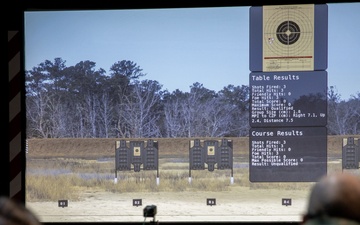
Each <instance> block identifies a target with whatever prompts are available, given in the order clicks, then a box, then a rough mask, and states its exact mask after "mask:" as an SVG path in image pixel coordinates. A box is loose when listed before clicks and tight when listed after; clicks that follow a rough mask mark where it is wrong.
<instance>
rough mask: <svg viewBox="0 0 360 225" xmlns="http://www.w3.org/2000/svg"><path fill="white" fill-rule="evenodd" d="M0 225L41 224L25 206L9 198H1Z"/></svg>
mask: <svg viewBox="0 0 360 225" xmlns="http://www.w3.org/2000/svg"><path fill="white" fill-rule="evenodd" d="M0 225H41V223H40V222H39V220H38V219H37V218H36V216H35V215H34V214H33V213H32V212H31V211H30V210H29V209H27V208H26V207H25V206H24V205H23V204H21V203H18V202H15V201H14V200H11V199H10V198H7V197H0Z"/></svg>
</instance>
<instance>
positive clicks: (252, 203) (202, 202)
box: [27, 187, 308, 222]
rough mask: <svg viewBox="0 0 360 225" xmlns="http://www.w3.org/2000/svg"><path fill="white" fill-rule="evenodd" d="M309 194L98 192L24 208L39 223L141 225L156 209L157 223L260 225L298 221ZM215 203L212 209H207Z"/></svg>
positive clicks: (266, 191)
mask: <svg viewBox="0 0 360 225" xmlns="http://www.w3.org/2000/svg"><path fill="white" fill-rule="evenodd" d="M307 195H308V192H307V191H299V190H274V189H262V190H250V189H249V188H246V187H235V190H234V189H233V190H232V191H229V192H181V193H173V192H156V193H121V194H118V193H117V194H114V193H109V192H101V191H90V190H89V191H87V192H85V193H83V200H82V201H77V202H69V204H68V207H59V206H58V202H29V203H27V207H28V208H29V209H30V210H32V211H33V212H34V213H35V214H36V215H37V216H38V217H39V219H40V220H41V221H42V222H143V221H153V218H144V217H143V209H144V207H145V206H147V205H156V206H157V214H156V217H155V221H158V222H189V221H195V222H204V221H212V222H216V221H219V222H222V221H234V222H243V221H245V222H247V221H252V222H257V221H259V222H261V221H283V222H298V221H301V215H302V214H303V212H304V210H305V207H306V199H307ZM208 198H215V199H216V205H213V206H210V205H207V204H206V203H207V199H208ZM283 198H291V201H292V204H291V205H288V206H286V205H283V204H282V199H283ZM133 199H142V205H141V206H133Z"/></svg>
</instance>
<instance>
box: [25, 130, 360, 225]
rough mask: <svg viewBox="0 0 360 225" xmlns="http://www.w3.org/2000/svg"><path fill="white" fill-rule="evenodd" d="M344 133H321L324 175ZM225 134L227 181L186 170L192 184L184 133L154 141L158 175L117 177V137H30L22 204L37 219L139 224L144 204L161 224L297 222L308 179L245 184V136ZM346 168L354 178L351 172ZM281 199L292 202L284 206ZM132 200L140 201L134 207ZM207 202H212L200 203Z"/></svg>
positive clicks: (337, 159)
mask: <svg viewBox="0 0 360 225" xmlns="http://www.w3.org/2000/svg"><path fill="white" fill-rule="evenodd" d="M358 137H359V136H358ZM343 138H344V137H343V136H329V137H328V144H327V145H328V159H329V160H328V170H327V171H328V173H333V172H341V171H342V164H341V155H342V140H343ZM201 139H203V138H201ZM229 139H231V140H232V142H233V154H234V158H233V160H234V171H233V174H234V176H233V180H234V182H231V179H230V178H231V175H230V171H229V170H215V171H213V172H209V171H207V170H205V171H192V175H191V178H192V179H191V183H190V182H189V164H188V161H189V160H188V157H189V139H186V138H183V139H154V140H155V141H158V148H159V176H158V177H157V173H156V171H140V172H136V173H135V172H134V171H125V172H124V171H120V172H119V171H118V177H117V178H118V181H117V182H115V142H116V141H118V140H119V139H112V138H109V139H96V138H94V139H30V140H28V153H27V162H26V201H27V202H26V204H27V207H29V208H30V209H31V210H33V211H34V212H35V213H36V214H37V215H38V216H39V218H40V219H41V221H43V222H98V221H104V222H134V221H135V222H142V221H144V220H145V218H144V217H143V208H144V207H145V206H146V205H152V204H154V205H156V206H157V211H158V212H157V216H156V220H158V221H160V222H161V221H170V222H172V221H300V220H301V215H302V213H303V212H304V209H305V206H306V199H307V196H308V193H309V189H310V188H311V186H312V185H313V183H311V182H276V183H251V182H249V178H248V177H249V168H248V159H249V155H248V153H249V140H248V138H229ZM129 140H130V139H129ZM131 140H137V139H131ZM141 140H146V139H141ZM347 172H351V173H356V174H359V175H360V173H359V172H358V170H353V171H347ZM157 179H158V180H157ZM283 198H290V199H291V200H292V204H291V205H288V206H286V205H283V204H282V199H283ZM62 199H65V200H68V201H69V204H68V206H67V207H59V205H58V200H62ZM136 199H141V201H142V202H141V203H142V204H141V205H139V206H134V205H133V201H134V200H136ZM208 199H215V200H216V204H215V205H212V206H211V205H207V204H206V203H207V200H208ZM150 219H151V218H146V220H150Z"/></svg>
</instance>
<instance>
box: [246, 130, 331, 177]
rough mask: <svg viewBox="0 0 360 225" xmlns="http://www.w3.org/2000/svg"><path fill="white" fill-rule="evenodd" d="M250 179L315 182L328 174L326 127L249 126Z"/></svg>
mask: <svg viewBox="0 0 360 225" xmlns="http://www.w3.org/2000/svg"><path fill="white" fill-rule="evenodd" d="M249 141H250V143H249V146H250V154H249V167H250V178H249V179H250V181H251V182H316V181H318V179H319V178H320V177H321V176H324V175H326V173H327V129H326V127H291V128H290V127H289V128H284V127H281V128H252V129H250V138H249Z"/></svg>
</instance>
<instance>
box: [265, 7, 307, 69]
mask: <svg viewBox="0 0 360 225" xmlns="http://www.w3.org/2000/svg"><path fill="white" fill-rule="evenodd" d="M309 70H314V5H312V4H305V5H278V6H276V5H273V6H264V7H263V71H309Z"/></svg>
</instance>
